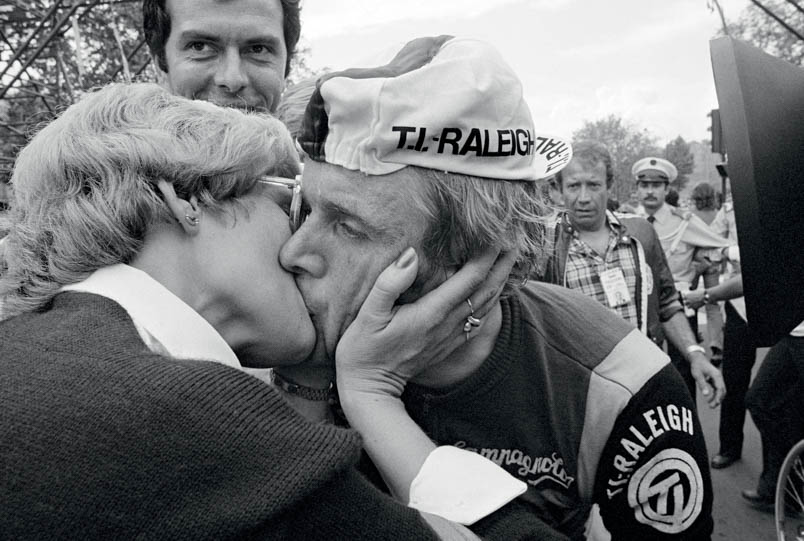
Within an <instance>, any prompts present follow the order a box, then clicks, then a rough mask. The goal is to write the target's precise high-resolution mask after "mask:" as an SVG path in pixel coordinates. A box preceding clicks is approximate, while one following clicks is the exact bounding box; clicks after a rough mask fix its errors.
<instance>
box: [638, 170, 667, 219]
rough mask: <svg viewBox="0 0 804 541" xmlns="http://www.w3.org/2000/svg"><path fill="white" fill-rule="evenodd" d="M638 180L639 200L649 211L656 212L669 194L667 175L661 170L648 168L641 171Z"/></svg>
mask: <svg viewBox="0 0 804 541" xmlns="http://www.w3.org/2000/svg"><path fill="white" fill-rule="evenodd" d="M640 177H641V178H640V179H639V180H637V183H636V185H637V196H638V197H639V202H640V203H642V206H643V207H645V210H646V211H648V212H651V213H652V212H655V211H657V210H658V209H659V208H661V206H662V205H663V204H664V196H666V195H667V184H668V182H667V177H665V176H664V174H663V173H661V172H660V171H654V170H648V171H643V172H642V173H640Z"/></svg>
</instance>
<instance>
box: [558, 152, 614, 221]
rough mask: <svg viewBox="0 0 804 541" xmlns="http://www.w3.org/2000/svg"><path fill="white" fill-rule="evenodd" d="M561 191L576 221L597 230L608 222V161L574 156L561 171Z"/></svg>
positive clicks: (567, 207) (571, 216)
mask: <svg viewBox="0 0 804 541" xmlns="http://www.w3.org/2000/svg"><path fill="white" fill-rule="evenodd" d="M561 175H562V179H563V182H562V183H561V194H562V196H563V198H564V206H565V207H566V209H567V211H568V212H569V215H570V219H571V220H572V223H573V225H575V227H577V228H578V229H580V230H581V231H598V230H600V228H601V227H603V225H604V224H605V223H606V202H607V201H608V195H609V191H608V189H607V188H606V165H605V164H604V163H600V162H597V163H590V162H589V161H587V160H582V159H579V158H573V159H572V160H570V162H569V163H568V164H567V166H566V167H565V168H564V170H563V171H562V172H561Z"/></svg>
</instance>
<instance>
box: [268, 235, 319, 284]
mask: <svg viewBox="0 0 804 541" xmlns="http://www.w3.org/2000/svg"><path fill="white" fill-rule="evenodd" d="M319 248H320V247H319V246H318V245H317V243H316V242H315V239H314V238H312V236H311V233H310V228H309V227H305V224H302V225H301V227H300V228H299V229H298V230H297V231H296V232H295V233H293V235H291V236H290V238H289V239H288V240H287V241H286V242H285V244H284V245H282V249H281V250H279V263H280V264H281V265H282V267H283V268H284V269H285V270H286V271H288V272H292V273H293V274H308V275H310V276H312V277H314V278H321V277H322V276H324V273H325V271H326V259H325V257H324V254H323V253H322V251H321V250H320V249H319Z"/></svg>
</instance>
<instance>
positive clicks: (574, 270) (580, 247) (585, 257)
mask: <svg viewBox="0 0 804 541" xmlns="http://www.w3.org/2000/svg"><path fill="white" fill-rule="evenodd" d="M606 217H607V220H606V224H607V225H608V228H609V244H608V246H607V248H606V253H605V254H603V256H601V255H600V254H598V253H597V252H595V251H594V250H593V249H592V248H591V247H590V246H589V245H588V244H586V243H585V242H584V241H582V240H581V238H580V236H579V234H578V230H577V229H575V228H573V229H572V240H571V241H570V245H569V250H568V252H567V264H566V268H565V271H564V287H568V288H570V289H577V290H579V291H581V292H582V293H583V294H584V295H587V296H588V297H592V298H593V299H597V301H598V302H600V303H601V304H602V305H603V306H605V307H607V308H609V309H610V310H611V311H613V312H614V313H615V314H617V315H619V316H620V317H622V318H623V319H625V320H626V321H628V322H629V323H631V324H633V325H635V326H637V325H639V316H638V314H637V307H636V298H637V296H638V295H639V294H640V293H639V292H638V291H637V290H636V280H637V272H638V269H637V267H636V265H637V263H636V261H635V259H634V255H633V251H632V250H631V240H630V238H626V240H623V236H622V235H621V234H620V230H621V228H622V226H621V225H620V222H619V221H617V218H616V217H615V216H614V215H613V214H611V213H606ZM614 268H620V269H621V270H622V272H623V276H624V277H625V283H626V285H627V286H628V293H629V294H630V297H631V299H630V301H629V302H628V303H626V304H622V305H620V306H617V307H614V308H611V307H609V303H608V301H607V300H606V293H605V292H604V291H603V285H602V284H601V282H600V275H601V274H602V273H603V272H605V271H606V270H608V269H614Z"/></svg>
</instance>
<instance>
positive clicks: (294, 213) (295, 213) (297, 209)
mask: <svg viewBox="0 0 804 541" xmlns="http://www.w3.org/2000/svg"><path fill="white" fill-rule="evenodd" d="M257 182H259V183H260V184H269V185H271V186H282V187H283V188H287V189H288V190H291V192H292V194H293V196H292V198H291V200H290V209H289V210H288V217H289V218H290V231H291V233H295V232H296V231H297V230H298V229H299V227H301V224H302V223H303V222H304V218H305V217H304V216H303V214H302V185H301V175H297V176H296V178H295V179H294V178H285V177H273V176H270V175H263V176H261V177H259V178H258V179H257Z"/></svg>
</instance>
